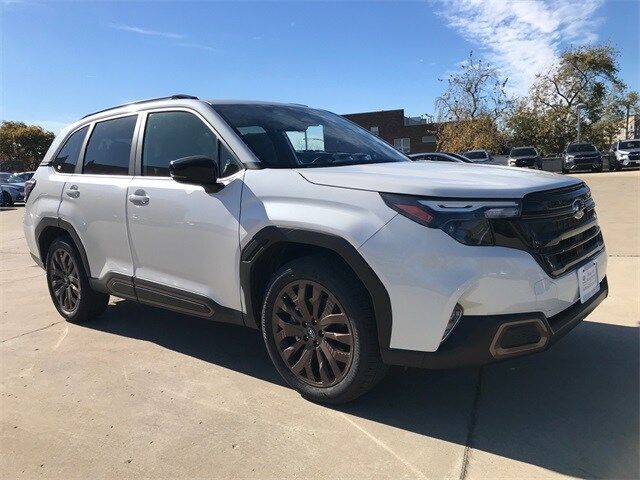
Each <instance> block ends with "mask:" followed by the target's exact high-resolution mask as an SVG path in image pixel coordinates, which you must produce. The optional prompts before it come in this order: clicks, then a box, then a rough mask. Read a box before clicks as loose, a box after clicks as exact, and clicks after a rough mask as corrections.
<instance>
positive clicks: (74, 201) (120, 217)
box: [51, 168, 133, 278]
mask: <svg viewBox="0 0 640 480" xmlns="http://www.w3.org/2000/svg"><path fill="white" fill-rule="evenodd" d="M51 170H53V169H52V168H51ZM130 182H131V177H127V176H116V175H113V176H111V175H84V174H72V175H68V177H67V181H66V183H65V185H64V189H63V192H62V197H61V198H62V200H61V202H60V209H59V210H58V216H59V217H60V219H61V220H64V221H66V222H69V223H70V224H71V225H73V227H74V228H75V230H76V233H77V234H78V236H79V237H80V240H81V241H82V244H83V245H84V249H85V251H86V253H87V260H88V261H89V269H90V270H91V272H90V275H91V276H92V277H94V278H102V277H103V276H104V275H106V274H107V273H108V272H114V273H120V274H123V275H129V276H131V275H133V262H132V260H131V249H130V248H129V237H128V235H127V215H126V210H125V209H126V204H125V198H126V193H127V186H128V185H129V183H130ZM74 186H75V187H77V188H76V189H73V187H74ZM72 190H76V191H77V192H78V196H77V197H76V198H74V197H71V196H69V193H70V192H71V191H72Z"/></svg>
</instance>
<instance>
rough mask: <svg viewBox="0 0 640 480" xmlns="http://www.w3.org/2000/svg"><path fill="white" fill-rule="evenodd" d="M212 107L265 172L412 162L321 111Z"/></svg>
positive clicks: (287, 107)
mask: <svg viewBox="0 0 640 480" xmlns="http://www.w3.org/2000/svg"><path fill="white" fill-rule="evenodd" d="M213 108H214V110H215V111H216V112H218V113H219V114H220V116H221V117H222V118H224V120H225V121H226V122H227V123H228V124H229V125H230V126H231V127H232V128H233V129H234V130H235V131H236V132H237V133H238V134H239V135H240V137H241V138H242V140H243V141H244V143H245V144H246V145H247V147H249V148H250V149H251V151H252V152H253V153H254V154H255V155H256V157H258V159H259V160H260V162H261V163H262V164H264V165H265V166H267V167H271V168H292V167H294V168H295V167H326V166H331V165H353V164H368V163H382V162H408V161H410V160H409V159H408V158H407V157H406V156H404V155H403V154H402V153H400V152H398V151H397V150H395V149H394V148H393V147H391V145H389V144H387V143H385V142H384V141H382V140H380V139H379V138H378V137H376V136H374V135H372V134H370V133H369V132H367V131H366V130H364V129H362V128H360V127H358V126H357V125H355V124H354V123H351V122H350V121H348V120H346V119H345V118H343V117H341V116H339V115H336V114H334V113H330V112H326V111H324V110H316V109H313V108H308V107H303V106H296V105H261V104H253V105H252V104H220V105H213Z"/></svg>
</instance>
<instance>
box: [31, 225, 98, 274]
mask: <svg viewBox="0 0 640 480" xmlns="http://www.w3.org/2000/svg"><path fill="white" fill-rule="evenodd" d="M47 227H57V228H61V229H62V230H64V231H65V232H67V233H68V234H69V236H70V237H71V240H73V243H75V246H76V248H77V249H78V252H79V253H80V259H81V260H82V266H83V267H84V271H85V272H87V276H91V269H90V268H89V260H88V258H87V252H86V251H85V249H84V246H83V245H82V241H81V240H80V236H79V235H78V234H77V233H76V230H75V228H73V226H72V225H71V224H70V223H69V222H65V221H64V220H60V219H59V218H53V217H44V218H42V220H40V222H39V223H38V225H37V226H36V229H35V237H36V242H37V244H38V252H39V253H40V259H41V261H42V264H43V265H44V262H45V261H46V255H47V252H42V251H40V236H41V235H42V232H44V230H45V229H46V228H47Z"/></svg>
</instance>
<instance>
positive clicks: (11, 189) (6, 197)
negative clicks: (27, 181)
mask: <svg viewBox="0 0 640 480" xmlns="http://www.w3.org/2000/svg"><path fill="white" fill-rule="evenodd" d="M0 191H1V193H2V198H0V201H1V202H2V206H3V207H12V206H13V204H14V203H16V202H22V201H24V186H23V185H21V184H17V183H1V184H0Z"/></svg>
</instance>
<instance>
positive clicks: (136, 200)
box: [129, 190, 149, 206]
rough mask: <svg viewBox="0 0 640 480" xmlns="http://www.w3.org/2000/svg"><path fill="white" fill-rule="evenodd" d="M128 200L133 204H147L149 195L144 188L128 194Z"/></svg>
mask: <svg viewBox="0 0 640 480" xmlns="http://www.w3.org/2000/svg"><path fill="white" fill-rule="evenodd" d="M129 201H130V202H131V203H133V204H134V205H140V206H142V205H149V197H147V192H145V191H144V190H136V191H135V192H134V193H132V194H131V195H129Z"/></svg>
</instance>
